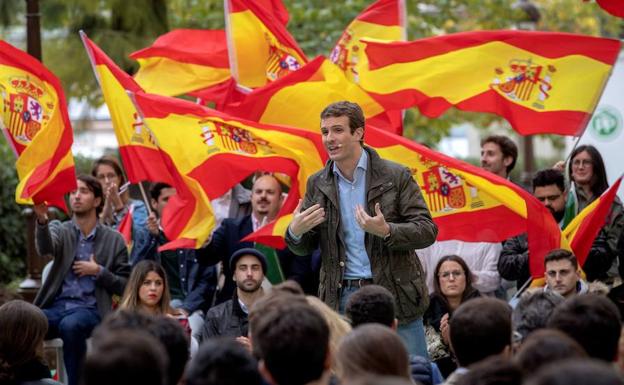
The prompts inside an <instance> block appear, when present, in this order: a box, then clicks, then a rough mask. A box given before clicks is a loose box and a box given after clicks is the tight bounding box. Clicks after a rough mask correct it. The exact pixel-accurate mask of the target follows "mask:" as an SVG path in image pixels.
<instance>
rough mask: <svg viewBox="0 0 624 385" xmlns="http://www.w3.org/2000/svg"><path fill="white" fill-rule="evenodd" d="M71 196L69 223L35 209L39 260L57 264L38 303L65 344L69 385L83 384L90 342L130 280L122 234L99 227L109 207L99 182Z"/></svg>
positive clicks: (84, 178)
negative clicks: (104, 207) (102, 213)
mask: <svg viewBox="0 0 624 385" xmlns="http://www.w3.org/2000/svg"><path fill="white" fill-rule="evenodd" d="M77 184H78V187H77V189H76V190H75V191H73V192H71V193H70V195H69V203H70V207H71V210H72V212H73V216H72V218H71V220H68V221H65V222H63V223H61V222H59V221H51V222H50V221H48V214H47V212H48V208H47V206H46V205H45V204H44V203H42V204H38V205H36V206H35V207H34V211H35V214H36V215H37V226H36V228H35V239H36V244H37V251H38V252H39V255H42V256H43V255H52V256H53V258H54V264H53V265H52V269H51V271H50V274H49V275H48V278H47V279H46V280H45V282H44V283H43V286H42V287H41V290H39V293H38V294H37V297H36V298H35V305H37V306H39V307H40V308H41V309H42V310H43V312H44V313H45V315H46V317H47V318H48V326H49V329H48V338H57V337H60V338H61V339H62V340H63V356H64V358H65V365H66V368H67V376H68V378H69V384H70V385H75V384H78V373H79V372H80V365H81V363H82V361H83V359H84V356H85V352H86V340H87V338H89V336H90V335H91V331H92V330H93V329H94V328H95V326H96V325H97V324H98V323H99V322H100V321H101V319H102V318H103V317H104V316H105V315H106V314H107V313H108V312H109V311H110V310H111V305H112V296H113V295H114V294H117V295H119V296H121V295H122V294H123V290H124V287H125V284H126V279H127V278H128V275H129V274H130V265H129V264H128V249H127V248H126V245H125V243H124V240H123V237H122V236H121V234H119V233H118V232H117V231H115V230H112V229H110V228H108V227H106V226H103V225H100V224H99V223H98V214H99V211H100V210H101V207H102V204H103V200H104V197H103V194H102V186H101V185H100V182H98V180H97V179H95V178H93V177H91V176H88V175H81V176H79V177H78V180H77Z"/></svg>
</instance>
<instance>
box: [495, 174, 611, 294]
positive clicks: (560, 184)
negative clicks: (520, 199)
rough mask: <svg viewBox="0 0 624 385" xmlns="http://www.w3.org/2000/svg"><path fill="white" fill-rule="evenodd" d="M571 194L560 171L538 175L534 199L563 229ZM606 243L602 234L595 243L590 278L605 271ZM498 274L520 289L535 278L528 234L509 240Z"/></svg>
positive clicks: (587, 268) (588, 268)
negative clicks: (568, 197) (530, 264)
mask: <svg viewBox="0 0 624 385" xmlns="http://www.w3.org/2000/svg"><path fill="white" fill-rule="evenodd" d="M567 195H568V194H567V191H566V188H565V182H564V177H563V174H562V173H561V172H560V171H559V170H555V169H546V170H541V171H538V172H537V173H536V174H535V177H534V178H533V196H535V197H536V198H537V199H538V200H539V201H540V202H542V203H543V204H544V206H546V207H547V208H548V210H550V212H551V214H552V215H553V217H554V218H555V220H556V221H557V222H558V223H559V226H562V225H563V216H564V213H565V205H566V198H567ZM605 244H606V240H605V239H604V236H602V235H600V234H599V235H598V236H597V237H596V239H595V240H594V243H593V245H592V248H591V250H590V252H589V255H588V257H587V260H586V262H585V265H584V269H585V271H586V273H587V274H588V275H589V274H590V272H592V273H593V272H595V271H596V270H600V269H601V267H600V265H602V263H601V261H602V260H603V259H605V258H604V254H605V253H606V252H607V250H606V249H605ZM498 271H499V273H500V275H501V277H503V278H505V279H507V280H510V281H513V280H516V281H517V287H518V288H520V287H522V286H523V285H524V283H525V282H526V281H527V280H528V279H529V278H530V277H531V273H530V272H529V244H528V240H527V234H526V233H523V234H520V235H518V236H515V237H512V238H509V239H508V240H506V241H505V243H504V244H503V251H501V255H500V258H499V260H498Z"/></svg>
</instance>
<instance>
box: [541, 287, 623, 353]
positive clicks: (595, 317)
mask: <svg viewBox="0 0 624 385" xmlns="http://www.w3.org/2000/svg"><path fill="white" fill-rule="evenodd" d="M621 323H622V319H621V317H620V312H619V311H618V309H617V307H616V306H615V305H614V304H613V303H612V302H611V301H610V300H609V299H608V298H607V297H605V296H603V295H597V294H587V295H581V296H574V297H572V298H571V299H568V300H566V301H565V302H563V303H562V304H561V305H559V306H557V308H555V311H554V312H553V314H552V315H551V316H550V319H549V320H548V327H549V328H553V329H558V330H561V331H562V332H564V333H566V334H567V335H569V336H570V337H572V338H574V339H575V340H576V342H578V343H579V344H580V345H581V346H582V347H583V349H585V351H586V352H587V354H588V355H589V356H590V357H592V358H597V359H601V360H604V361H607V362H613V361H615V360H616V359H617V353H618V341H619V338H620V331H621V327H622V326H621Z"/></svg>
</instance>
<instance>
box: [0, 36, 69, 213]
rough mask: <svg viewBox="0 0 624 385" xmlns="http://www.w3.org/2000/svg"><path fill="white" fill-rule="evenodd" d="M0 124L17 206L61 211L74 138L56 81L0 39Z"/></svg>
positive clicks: (40, 65)
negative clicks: (11, 153) (7, 147)
mask: <svg viewBox="0 0 624 385" xmlns="http://www.w3.org/2000/svg"><path fill="white" fill-rule="evenodd" d="M0 102H1V104H0V112H1V113H0V128H2V131H3V132H4V134H5V136H6V138H7V140H8V141H9V144H10V145H11V147H12V148H13V151H14V152H15V156H16V157H17V161H16V162H15V168H16V169H17V176H18V178H19V183H18V185H17V188H16V190H15V201H16V202H17V203H19V204H37V203H42V202H46V203H47V204H49V205H52V206H56V207H59V208H61V209H63V210H65V211H67V207H66V205H65V201H64V200H63V197H64V195H65V194H66V193H68V192H70V191H72V190H75V189H76V174H75V169H74V157H73V155H72V152H71V145H72V143H73V141H74V138H73V134H72V127H71V123H70V121H69V116H68V114H67V107H66V101H65V95H64V94H63V88H62V87H61V82H60V81H59V79H58V78H57V77H56V76H54V74H52V72H50V71H49V70H48V69H47V68H45V67H44V66H43V64H41V62H39V61H38V60H36V59H35V58H33V57H32V56H30V55H28V54H26V53H25V52H23V51H21V50H19V49H17V48H15V47H13V46H12V45H10V44H8V43H6V42H4V41H2V40H0Z"/></svg>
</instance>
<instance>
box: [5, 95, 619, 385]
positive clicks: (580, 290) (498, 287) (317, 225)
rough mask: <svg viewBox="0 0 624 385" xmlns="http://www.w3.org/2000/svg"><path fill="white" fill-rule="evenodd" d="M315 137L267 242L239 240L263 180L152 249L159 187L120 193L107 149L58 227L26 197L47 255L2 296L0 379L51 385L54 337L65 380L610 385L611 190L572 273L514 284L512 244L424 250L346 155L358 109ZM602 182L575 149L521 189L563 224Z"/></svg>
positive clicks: (266, 185)
mask: <svg viewBox="0 0 624 385" xmlns="http://www.w3.org/2000/svg"><path fill="white" fill-rule="evenodd" d="M320 126H321V133H322V138H323V144H324V146H325V149H326V151H327V153H328V157H329V161H328V163H327V164H326V166H325V168H324V169H322V170H321V171H319V172H318V173H317V174H315V175H313V176H312V177H310V180H309V181H308V184H307V190H306V194H305V197H304V198H303V199H302V200H301V201H300V202H299V205H298V206H297V208H296V209H295V211H294V213H293V218H292V221H291V222H290V224H289V226H288V228H287V230H286V233H285V240H286V244H287V247H285V248H284V249H273V248H269V247H267V246H265V245H262V244H259V243H253V242H243V241H241V240H242V239H243V238H245V236H247V235H248V234H250V233H252V232H253V231H255V230H257V229H258V228H260V227H261V226H263V225H264V224H265V223H268V222H270V221H272V220H274V219H275V218H276V217H277V214H278V212H279V210H280V208H281V205H282V202H283V200H284V197H285V194H286V189H287V186H285V185H283V184H282V182H281V181H280V179H279V178H278V177H276V176H275V175H272V174H269V173H266V172H258V173H256V174H255V175H254V176H253V178H250V181H249V182H250V184H251V189H249V190H247V189H245V187H244V186H243V185H237V186H235V187H234V188H233V189H232V190H231V191H229V192H228V193H227V194H226V195H224V196H223V197H222V198H220V199H219V200H216V201H213V204H214V206H215V210H214V211H215V213H216V215H217V217H218V218H217V222H218V223H219V226H218V227H217V229H216V230H215V231H214V232H213V234H212V235H211V237H210V238H209V240H208V241H207V242H206V244H205V245H203V246H202V247H201V248H199V249H197V250H194V249H184V248H180V249H167V250H163V249H160V246H162V245H164V244H165V243H167V242H169V240H168V239H167V236H166V234H165V232H164V230H163V228H162V226H161V223H160V218H161V217H162V215H163V210H165V208H166V206H167V204H168V201H169V198H171V197H172V196H174V195H175V194H176V190H175V188H174V187H173V186H170V185H167V184H165V183H162V182H156V183H153V184H152V186H151V188H150V191H149V201H145V202H144V201H143V200H135V199H131V198H130V196H129V193H128V185H127V182H126V179H125V177H124V175H123V171H122V168H121V166H120V164H119V162H118V161H117V160H116V159H114V158H112V157H108V156H106V157H103V158H101V159H98V160H97V161H96V162H95V163H94V166H93V170H92V175H80V176H79V177H78V179H77V186H78V187H77V189H76V190H75V191H73V192H72V193H71V194H70V195H69V203H70V207H71V212H72V217H71V218H70V219H69V220H67V221H65V222H59V221H57V220H50V219H49V217H48V207H47V206H46V205H45V204H38V205H36V206H35V207H34V211H35V214H36V226H35V240H36V246H37V251H38V253H39V254H40V255H41V256H51V257H52V263H51V267H49V273H48V274H47V276H46V277H45V279H44V280H43V282H42V287H41V289H40V291H39V293H38V295H37V297H36V298H35V301H34V304H29V303H27V302H24V301H22V300H19V299H13V300H3V301H2V302H5V303H4V304H1V303H0V304H1V306H0V383H2V384H4V383H6V384H25V383H28V384H55V383H57V382H55V381H54V380H53V379H52V374H51V371H50V369H49V368H48V367H47V366H46V362H45V359H44V352H43V347H44V341H45V340H49V339H52V338H60V339H61V340H62V342H63V349H62V354H63V362H64V368H62V370H65V371H66V372H67V378H68V383H69V384H70V385H79V384H84V385H96V384H116V385H123V384H143V383H145V384H158V385H165V384H167V385H175V384H185V383H186V384H189V385H209V384H223V385H228V384H250V385H254V384H270V385H304V384H319V385H324V384H345V385H356V384H362V385H364V384H376V385H378V384H397V385H398V384H413V383H419V384H423V385H429V384H432V385H433V384H441V383H444V384H531V385H532V384H535V385H538V384H539V385H541V384H560V383H561V384H564V383H565V384H579V385H581V384H598V385H600V384H624V379H623V377H622V373H624V338H622V341H623V343H622V352H621V353H620V339H621V338H620V336H621V335H623V334H622V330H623V329H622V316H621V311H622V309H624V293H622V291H623V289H622V288H624V286H621V284H622V278H621V277H622V275H621V272H622V271H624V266H623V263H624V261H620V259H621V258H624V236H623V235H622V234H623V226H624V212H623V210H622V204H621V202H620V201H619V200H618V199H616V200H615V201H614V203H613V204H612V207H611V210H610V212H609V214H608V216H607V219H606V222H605V224H604V226H603V227H602V228H601V229H600V232H599V233H598V236H597V237H596V238H595V240H594V242H593V245H592V248H591V250H590V252H589V255H588V256H587V258H586V259H585V263H584V264H583V265H582V266H581V265H580V264H579V260H578V259H577V257H576V256H575V255H574V253H573V252H571V251H569V250H565V249H555V250H551V251H550V252H549V253H548V254H547V255H546V256H545V257H544V271H545V274H544V277H543V280H544V284H543V285H542V286H537V285H530V283H531V281H532V277H531V273H530V271H529V251H528V243H527V235H526V234H518V235H517V236H514V237H512V238H510V239H507V240H506V241H505V242H503V243H493V242H463V241H457V240H446V241H436V236H437V233H438V228H437V226H436V224H435V222H434V221H433V219H432V217H431V214H430V212H429V210H428V208H427V205H426V204H425V201H424V199H423V197H422V195H421V193H420V189H419V186H418V185H417V183H416V182H415V180H414V179H413V178H412V175H411V173H410V171H409V170H408V169H406V168H405V167H403V166H400V165H398V164H395V163H393V162H389V161H387V160H385V159H383V158H381V157H380V156H379V154H377V152H376V151H375V150H374V149H372V148H370V147H368V146H365V145H364V144H363V138H364V133H365V124H364V116H363V113H362V110H361V108H360V107H359V106H358V105H356V104H353V103H350V102H338V103H333V104H331V105H329V106H328V107H327V108H326V109H325V110H324V111H323V113H322V114H321V117H320ZM517 158H518V150H517V147H516V145H515V144H514V143H513V141H511V140H510V139H509V138H507V137H504V136H498V135H493V136H489V137H487V138H485V139H484V140H483V141H482V156H481V164H482V167H483V168H484V169H485V170H487V171H489V172H491V173H492V174H495V175H498V177H500V178H503V179H509V175H510V173H511V171H512V169H513V168H514V165H515V164H516V161H517ZM564 173H565V174H564ZM607 188H608V182H607V177H606V173H605V167H604V163H603V161H602V158H601V156H600V153H599V152H598V151H596V149H595V148H594V147H592V146H578V147H577V148H576V149H575V150H574V151H573V152H572V154H571V155H570V159H569V162H568V165H567V168H566V165H565V164H557V165H555V166H554V167H553V168H549V169H544V170H540V171H538V172H537V173H536V174H535V175H534V178H533V183H532V186H531V187H530V190H531V192H532V194H533V195H534V196H535V197H536V198H537V199H538V200H539V201H540V202H542V203H543V204H544V206H545V207H546V208H548V210H549V211H550V213H551V214H552V216H553V217H554V219H555V220H556V222H558V223H559V225H560V227H561V228H564V227H565V226H566V225H567V224H568V223H570V221H571V220H572V219H573V218H574V217H575V216H576V215H578V213H579V212H580V211H581V210H582V209H583V208H585V207H587V206H588V205H589V204H590V203H591V202H593V201H594V200H596V199H597V198H598V197H599V196H600V195H601V194H602V193H603V192H604V191H605V190H606V189H607ZM146 200H147V199H146ZM128 216H131V217H132V228H131V239H132V242H131V244H130V245H128V244H127V243H126V240H125V239H124V237H123V236H122V235H121V234H120V233H119V231H118V230H119V226H121V223H123V222H124V218H126V217H128ZM477 226H478V224H477ZM620 262H622V263H620Z"/></svg>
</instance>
